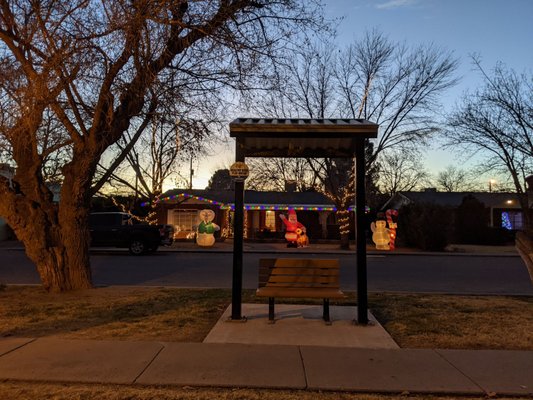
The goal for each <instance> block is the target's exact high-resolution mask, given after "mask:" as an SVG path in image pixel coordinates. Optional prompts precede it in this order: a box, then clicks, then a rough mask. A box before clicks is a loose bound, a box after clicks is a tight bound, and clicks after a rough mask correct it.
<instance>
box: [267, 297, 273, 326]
mask: <svg viewBox="0 0 533 400" xmlns="http://www.w3.org/2000/svg"><path fill="white" fill-rule="evenodd" d="M268 320H269V321H270V322H274V297H269V298H268Z"/></svg>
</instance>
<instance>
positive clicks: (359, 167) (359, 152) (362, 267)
mask: <svg viewBox="0 0 533 400" xmlns="http://www.w3.org/2000/svg"><path fill="white" fill-rule="evenodd" d="M365 199H366V194H365V140H364V139H358V140H357V144H356V147H355V213H356V223H355V232H356V240H357V244H356V248H357V256H356V259H357V322H358V323H359V324H362V325H367V324H368V293H367V273H366V237H365V206H366V200H365Z"/></svg>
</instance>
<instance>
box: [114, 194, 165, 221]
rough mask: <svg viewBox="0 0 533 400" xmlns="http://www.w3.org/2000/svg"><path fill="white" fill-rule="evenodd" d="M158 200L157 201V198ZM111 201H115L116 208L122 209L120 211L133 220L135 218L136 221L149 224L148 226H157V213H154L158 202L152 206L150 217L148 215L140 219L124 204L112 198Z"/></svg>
mask: <svg viewBox="0 0 533 400" xmlns="http://www.w3.org/2000/svg"><path fill="white" fill-rule="evenodd" d="M156 199H157V196H156ZM111 200H112V201H113V204H114V205H115V207H118V208H120V210H121V211H122V212H123V213H126V214H128V215H129V216H130V217H131V218H133V219H134V220H136V221H139V222H144V223H147V224H150V225H156V224H157V222H158V221H157V212H156V211H154V207H155V206H154V205H155V204H157V203H156V202H153V204H154V205H152V211H150V212H149V213H148V215H146V217H144V218H143V217H139V216H137V215H134V214H132V213H131V211H130V210H128V209H127V208H126V206H124V204H122V203H119V202H117V200H116V199H115V198H114V197H112V198H111Z"/></svg>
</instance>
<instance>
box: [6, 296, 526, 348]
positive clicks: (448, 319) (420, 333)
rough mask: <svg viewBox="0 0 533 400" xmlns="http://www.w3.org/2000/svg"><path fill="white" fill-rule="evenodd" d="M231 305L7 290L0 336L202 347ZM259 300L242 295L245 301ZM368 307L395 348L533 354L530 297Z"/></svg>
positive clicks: (375, 302)
mask: <svg viewBox="0 0 533 400" xmlns="http://www.w3.org/2000/svg"><path fill="white" fill-rule="evenodd" d="M350 298H351V299H353V298H355V296H354V295H353V294H352V295H351V296H350ZM230 299H231V292H230V290H224V289H208V290H192V289H170V288H137V287H107V288H99V289H92V290H86V291H81V292H74V293H67V294H59V295H58V294H48V293H45V292H44V291H43V290H42V289H41V288H39V287H29V286H10V287H7V288H4V289H3V290H1V291H0V316H1V318H0V337H42V336H54V337H61V338H69V339H113V340H158V341H171V342H201V341H202V340H203V339H204V337H205V336H206V335H207V333H208V332H209V331H210V329H211V327H212V326H213V325H214V324H215V322H216V321H217V320H218V319H219V317H220V315H221V314H222V312H223V311H224V310H225V309H226V307H227V306H228V305H229V303H230ZM257 301H258V300H256V298H255V296H254V294H253V291H245V292H244V294H243V302H257ZM259 302H264V300H260V301H259ZM287 302H292V303H297V302H299V303H306V304H309V303H310V302H311V301H310V300H308V299H304V300H303V301H302V299H298V300H292V301H291V300H290V299H289V300H287ZM317 304H320V303H319V302H317ZM332 304H346V305H353V304H354V303H353V301H350V300H348V301H345V302H341V303H338V302H336V303H332ZM369 304H370V309H371V311H372V312H373V313H374V315H375V316H376V318H377V319H378V321H380V323H381V324H382V325H383V326H384V327H385V329H386V330H387V331H388V332H389V334H390V335H391V336H392V337H393V338H394V340H395V341H396V342H397V343H398V344H399V345H400V347H404V348H450V349H507V350H533V298H532V297H504V296H443V295H430V294H424V295H421V294H420V295H419V294H417V295H412V294H391V293H373V294H370V295H369Z"/></svg>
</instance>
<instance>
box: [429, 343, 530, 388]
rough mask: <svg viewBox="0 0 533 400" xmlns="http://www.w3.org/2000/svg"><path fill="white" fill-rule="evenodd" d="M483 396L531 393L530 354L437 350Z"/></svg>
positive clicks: (519, 352) (496, 351)
mask: <svg viewBox="0 0 533 400" xmlns="http://www.w3.org/2000/svg"><path fill="white" fill-rule="evenodd" d="M437 352H438V353H439V354H441V355H442V356H443V357H444V358H445V359H446V360H448V361H449V362H450V363H452V364H453V365H454V366H455V367H456V368H458V369H459V370H460V371H461V372H462V373H464V374H465V375H466V376H468V377H469V378H470V379H472V380H473V381H474V382H476V383H477V384H478V385H479V386H481V387H482V388H483V389H484V390H485V391H486V392H487V393H491V392H494V393H497V394H509V395H532V394H533V351H510V350H437Z"/></svg>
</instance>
